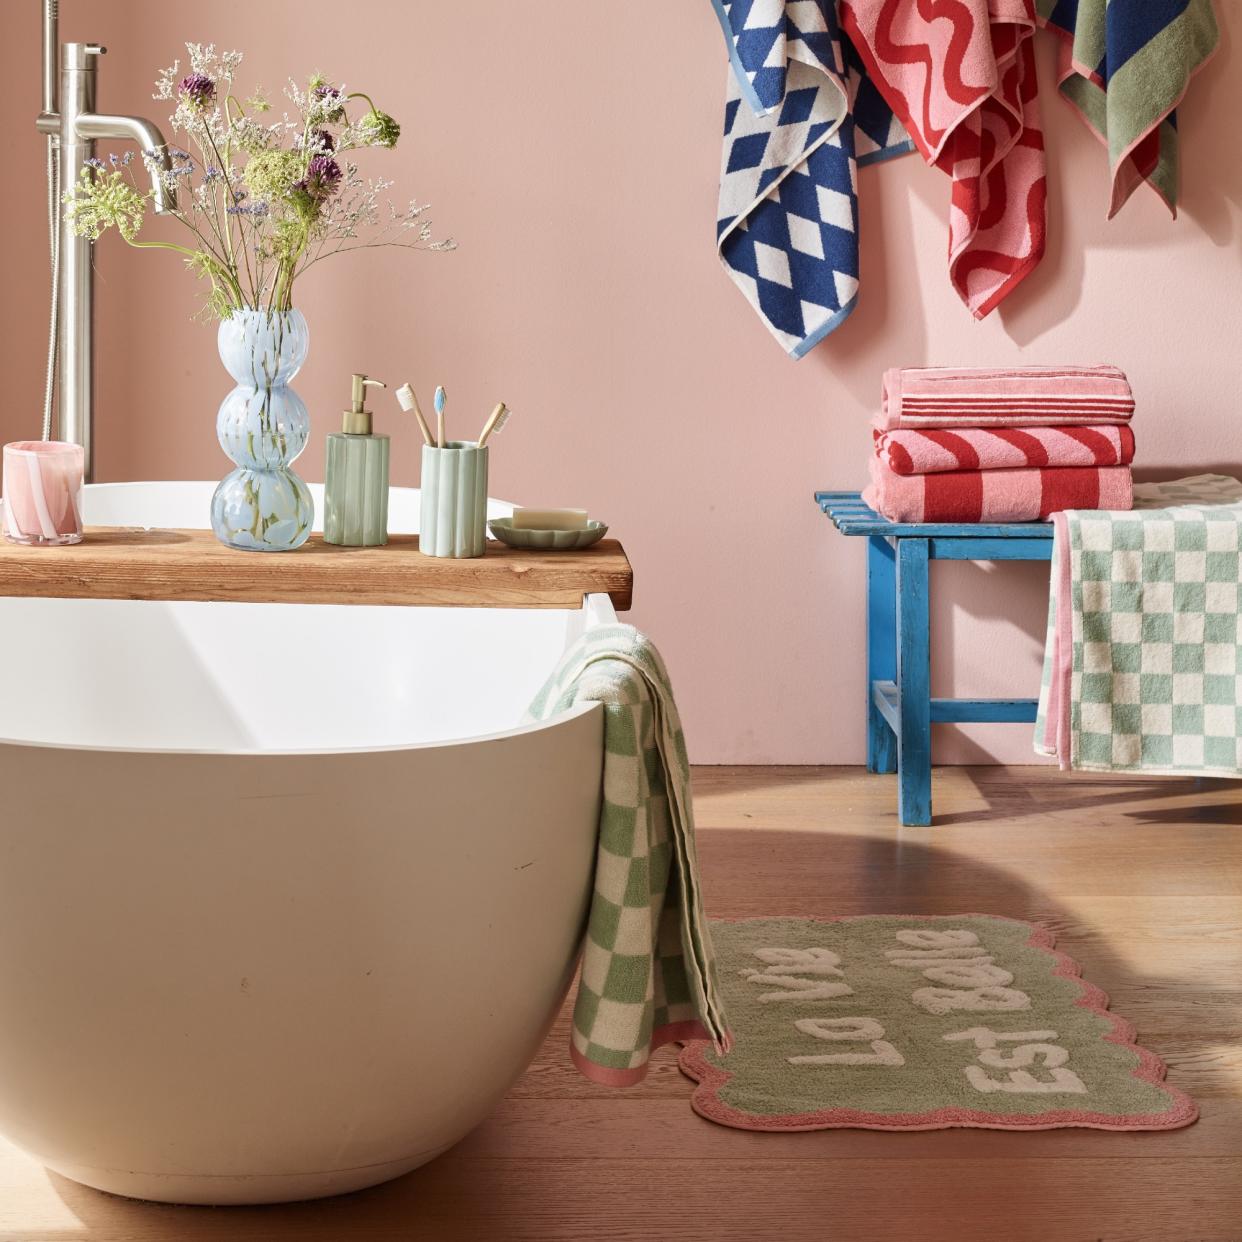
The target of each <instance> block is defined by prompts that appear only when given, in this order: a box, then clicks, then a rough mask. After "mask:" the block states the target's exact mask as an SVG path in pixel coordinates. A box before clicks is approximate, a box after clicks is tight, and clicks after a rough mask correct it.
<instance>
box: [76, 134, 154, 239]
mask: <svg viewBox="0 0 1242 1242" xmlns="http://www.w3.org/2000/svg"><path fill="white" fill-rule="evenodd" d="M75 128H76V130H77V133H78V137H80V138H86V139H96V138H128V139H130V140H131V141H132V142H135V143H137V144H138V149H139V151H140V152H141V153H142V155H143V156H144V162H145V163H146V165H147V170H148V172H149V173H150V176H151V193H152V195H153V196H154V203H155V210H156V212H157V213H158V214H159V215H168V214H169V213H171V212H175V211H176V210H177V191H176V189H175V187H174V186H173V184H172V182H171V181H170V180H169V178H168V177H166V176H165V175H164V174H165V173H170V172H171V171H172V158H171V156H170V155H169V153H168V144H167V143H166V142H165V141H164V135H163V134H161V133H160V131H159V129H158V128H157V127H156V126H155V125H153V124H152V123H151V122H150V121H148V120H147V119H146V118H145V117H141V116H113V115H110V114H104V113H96V112H84V113H81V114H80V115H79V116H78V118H77V121H76V123H75Z"/></svg>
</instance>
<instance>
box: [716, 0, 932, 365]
mask: <svg viewBox="0 0 1242 1242" xmlns="http://www.w3.org/2000/svg"><path fill="white" fill-rule="evenodd" d="M712 4H713V7H714V8H715V10H716V16H717V17H718V18H719V19H720V25H721V29H722V30H723V31H724V34H725V40H726V42H727V44H728V48H729V61H730V70H729V79H728V93H727V101H726V104H725V125H724V156H723V159H722V161H721V171H720V206H719V210H718V211H717V223H716V234H717V246H718V247H719V250H720V258H721V261H722V262H723V263H724V265H725V268H726V270H727V271H728V273H729V275H730V276H732V278H733V280H734V283H735V284H736V285H737V286H738V288H739V289H741V290H742V292H743V293H744V294H745V295H746V298H747V300H748V301H749V302H750V304H751V305H752V306H753V307H754V308H755V310H757V311H758V312H759V315H760V316H761V317H762V319H763V321H764V323H766V324H767V326H768V330H769V331H770V332H771V333H772V335H773V336H774V337H776V339H777V340H778V341H780V343H781V344H782V345H783V346H784V347H785V349H786V350H787V351H788V352H789V353H790V354H791V355H792V356H793V357H795V358H801V357H802V356H803V355H804V354H806V353H807V351H808V350H810V349H811V348H812V347H813V346H814V345H816V344H817V343H818V342H819V341H821V340H823V338H824V337H825V336H827V335H828V333H829V332H831V331H832V330H833V329H834V328H836V327H837V326H838V325H839V324H841V323H842V322H843V321H844V320H845V318H846V317H847V316H848V315H849V313H850V311H852V310H853V309H854V303H855V302H856V300H857V298H858V198H857V176H856V173H857V167H858V165H859V164H868V163H873V162H875V161H877V160H882V159H888V158H889V157H891V156H894V155H904V154H905V153H906V152H907V151H912V150H913V149H914V146H913V144H912V143H911V142H910V139H909V137H908V136H907V135H906V132H905V130H904V129H903V128H902V127H901V124H900V123H899V122H898V121H897V120H896V119H895V118H894V116H893V113H892V111H891V109H890V108H889V107H888V105H887V104H886V103H885V102H884V100H883V99H882V98H881V97H880V94H879V92H878V91H876V89H875V87H874V86H872V84H871V83H870V82H869V81H868V80H867V78H866V77H865V76H864V74H863V70H862V65H861V62H860V61H859V60H858V58H857V56H856V55H855V53H854V49H853V47H852V46H851V45H850V43H849V40H848V39H846V38H845V36H844V35H843V34H842V33H841V31H840V29H839V27H838V26H837V18H836V12H835V5H834V4H833V3H832V2H831V0H712Z"/></svg>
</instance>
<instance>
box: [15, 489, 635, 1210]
mask: <svg viewBox="0 0 1242 1242" xmlns="http://www.w3.org/2000/svg"><path fill="white" fill-rule="evenodd" d="M211 490H212V489H211V485H210V484H194V483H186V484H116V485H105V486H99V487H94V488H89V489H88V495H87V501H86V518H87V521H88V522H90V523H99V524H124V525H133V524H143V525H151V526H184V527H190V526H205V525H206V521H205V518H206V515H207V512H208V507H207V498H208V497H209V496H210V493H211ZM316 499H317V502H318V500H319V497H318V496H317V497H316ZM501 511H504V510H503V509H502V510H501ZM417 512H418V493H417V492H412V491H409V490H406V489H394V492H393V503H392V528H393V529H394V530H414V529H416V528H417V517H416V515H417ZM47 555H48V556H52V557H54V556H56V555H57V552H56V550H55V549H49V550H48V552H47ZM255 555H258V554H257V553H256V554H255ZM613 619H614V615H613V613H612V607H611V604H610V603H609V601H608V599H607V598H606V597H594V596H592V597H589V598H588V599H587V600H586V601H585V602H584V607H583V609H582V610H581V611H580V612H573V613H570V612H552V611H541V610H540V611H536V610H529V611H522V610H511V611H510V610H503V611H498V610H485V609H479V610H472V609H430V608H427V609H422V608H408V609H407V608H370V607H354V606H313V607H303V606H294V605H279V604H277V605H268V604H196V603H174V604H157V603H141V602H131V601H89V600H81V601H77V600H27V599H3V600H0V635H2V636H3V652H4V672H3V687H4V689H3V692H2V693H0V1131H2V1132H3V1133H4V1134H5V1135H6V1136H7V1137H8V1138H10V1139H11V1140H12V1141H13V1142H15V1143H17V1144H18V1145H20V1146H21V1147H23V1148H24V1149H25V1150H26V1151H27V1152H29V1153H30V1154H31V1155H32V1156H34V1157H35V1158H36V1159H38V1160H40V1161H42V1162H43V1163H44V1164H45V1165H47V1166H48V1167H49V1168H51V1169H54V1170H55V1171H56V1172H58V1173H61V1174H63V1175H65V1176H66V1177H70V1178H73V1179H74V1180H76V1181H79V1182H84V1183H86V1184H87V1185H90V1186H95V1187H98V1188H100V1189H102V1190H108V1191H113V1192H115V1193H118V1194H123V1195H132V1196H137V1197H139V1198H145V1199H158V1200H165V1201H170V1202H178V1203H217V1204H222V1203H264V1202H276V1201H281V1200H290V1199H303V1198H314V1197H317V1196H322V1195H330V1194H337V1193H340V1192H342V1191H348V1190H356V1189H359V1188H361V1187H364V1186H369V1185H373V1184H374V1183H377V1182H381V1181H384V1180H386V1179H388V1178H392V1177H396V1176H398V1175H399V1174H402V1173H405V1172H407V1171H408V1170H410V1169H413V1168H415V1167H416V1166H418V1165H420V1164H423V1163H424V1162H426V1161H428V1160H430V1159H432V1158H433V1157H434V1156H436V1155H437V1154H439V1153H440V1152H442V1151H444V1150H445V1148H447V1147H449V1146H451V1145H452V1144H453V1143H455V1142H457V1140H459V1139H460V1138H462V1137H463V1136H464V1135H465V1134H466V1133H467V1131H469V1130H470V1129H471V1128H472V1127H473V1126H475V1125H476V1124H477V1123H478V1122H479V1121H480V1120H481V1119H482V1118H483V1117H484V1116H485V1115H486V1114H487V1113H488V1112H489V1111H490V1110H491V1109H492V1108H493V1106H494V1105H495V1104H496V1103H497V1102H498V1101H499V1100H500V1098H501V1097H502V1096H503V1095H504V1093H505V1092H506V1090H507V1089H508V1088H509V1086H510V1085H511V1084H512V1083H513V1081H514V1079H516V1078H517V1077H518V1075H519V1074H521V1072H522V1071H523V1069H524V1068H525V1067H526V1065H527V1064H528V1063H529V1061H530V1059H531V1057H532V1056H533V1055H534V1053H535V1051H536V1049H537V1048H538V1047H539V1044H540V1042H541V1041H542V1040H543V1038H544V1037H545V1035H546V1033H547V1030H548V1027H549V1025H550V1023H551V1021H552V1019H553V1017H554V1016H555V1014H556V1011H557V1008H558V1006H559V1005H560V1003H561V1001H562V1000H563V998H564V995H565V991H566V989H567V986H568V984H569V981H570V977H571V974H572V971H573V969H574V966H575V963H576V960H577V954H578V946H579V941H580V938H581V934H582V929H583V922H584V917H585V913H586V908H587V900H588V895H589V888H590V879H591V873H592V859H593V854H594V841H595V831H596V822H597V816H598V813H599V797H600V774H601V764H602V753H603V751H602V727H603V726H602V717H601V712H600V709H599V708H598V707H597V706H589V707H585V708H582V709H579V710H575V711H572V712H569V713H567V714H565V715H562V716H560V717H558V718H556V719H554V720H552V721H549V722H548V723H546V724H537V725H527V726H523V725H520V724H518V721H519V720H520V719H521V717H522V714H523V710H524V708H525V706H526V705H527V703H528V702H529V700H530V699H531V698H532V697H533V695H534V693H535V691H536V690H537V689H538V688H539V686H540V684H541V683H542V681H543V679H544V677H545V676H546V675H547V674H548V673H549V672H550V671H551V669H552V667H553V666H554V664H555V662H556V660H557V659H558V657H559V656H560V654H561V652H562V651H563V650H564V648H565V645H566V643H567V641H569V640H571V639H572V638H573V637H574V636H575V635H576V634H577V633H578V632H580V631H581V629H582V627H584V626H589V625H592V624H598V623H601V622H604V621H608V620H613Z"/></svg>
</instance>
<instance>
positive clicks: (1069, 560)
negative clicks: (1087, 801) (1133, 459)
mask: <svg viewBox="0 0 1242 1242" xmlns="http://www.w3.org/2000/svg"><path fill="white" fill-rule="evenodd" d="M1054 523H1055V528H1054V538H1053V555H1052V591H1051V593H1050V604H1049V610H1048V614H1049V615H1048V645H1047V653H1046V655H1045V658H1044V676H1043V683H1042V685H1041V688H1040V696H1039V713H1038V717H1037V719H1036V723H1035V749H1036V751H1037V752H1038V753H1040V754H1044V755H1052V756H1056V757H1058V758H1059V759H1060V760H1061V766H1062V767H1063V768H1081V769H1086V770H1090V771H1098V772H1152V773H1162V774H1166V775H1178V776H1182V775H1187V776H1231V777H1237V776H1242V568H1240V567H1239V555H1240V553H1242V483H1239V481H1238V480H1237V479H1232V478H1229V477H1227V476H1225V475H1213V474H1204V475H1196V476H1194V477H1192V478H1188V479H1180V480H1178V481H1177V482H1174V483H1144V484H1139V485H1137V486H1136V487H1135V489H1134V508H1133V510H1131V511H1129V512H1124V513H1121V512H1118V513H1113V512H1103V511H1094V510H1069V511H1067V512H1065V513H1058V514H1056V515H1055V518H1054Z"/></svg>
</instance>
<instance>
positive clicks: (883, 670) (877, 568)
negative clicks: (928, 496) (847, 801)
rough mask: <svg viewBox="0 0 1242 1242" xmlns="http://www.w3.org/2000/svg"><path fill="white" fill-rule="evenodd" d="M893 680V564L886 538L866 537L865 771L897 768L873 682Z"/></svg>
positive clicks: (892, 739) (891, 737)
mask: <svg viewBox="0 0 1242 1242" xmlns="http://www.w3.org/2000/svg"><path fill="white" fill-rule="evenodd" d="M896 680H897V567H896V553H895V552H894V551H893V546H892V544H890V543H889V542H888V540H887V539H883V538H881V537H880V536H879V535H872V536H870V537H869V538H868V540H867V771H868V772H895V771H897V739H896V737H895V736H894V735H893V731H892V729H890V728H889V726H888V721H887V720H885V719H884V717H883V716H881V715H880V711H879V709H878V708H877V707H876V705H875V683H876V682H877V681H894V682H895V681H896Z"/></svg>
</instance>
